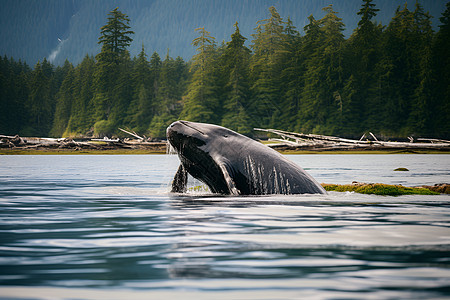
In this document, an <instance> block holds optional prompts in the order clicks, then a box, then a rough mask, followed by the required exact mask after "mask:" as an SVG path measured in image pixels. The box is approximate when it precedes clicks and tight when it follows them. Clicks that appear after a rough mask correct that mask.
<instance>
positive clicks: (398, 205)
mask: <svg viewBox="0 0 450 300" xmlns="http://www.w3.org/2000/svg"><path fill="white" fill-rule="evenodd" d="M288 159H290V160H293V161H294V162H296V163H298V164H299V165H300V166H302V167H303V168H304V169H306V170H307V171H308V172H309V173H310V174H311V175H312V176H313V177H315V178H316V179H317V180H318V181H319V182H325V183H342V184H343V183H351V182H352V181H359V182H381V183H389V184H403V185H406V186H416V185H422V184H435V183H445V182H446V183H450V155H415V154H414V155H412V154H408V155H401V154H397V155H321V154H316V155H290V156H288ZM178 163H179V162H178V158H177V156H174V155H75V156H71V155H60V156H58V155H49V156H46V155H37V156H0V299H172V298H175V297H178V298H179V299H444V298H450V196H449V195H437V196H418V195H411V196H399V197H390V196H375V195H361V194H355V193H337V192H331V193H329V194H328V195H289V196H283V195H274V196H251V197H225V196H218V195H211V194H208V193H207V192H204V191H203V192H198V191H190V192H189V193H188V194H186V195H174V194H170V193H169V189H170V182H171V180H172V177H173V175H174V174H175V172H176V169H177V167H178ZM398 167H406V168H408V169H409V170H410V171H409V172H394V171H393V170H394V169H395V168H398ZM198 184H199V183H198V182H195V181H193V182H192V183H191V186H195V185H198Z"/></svg>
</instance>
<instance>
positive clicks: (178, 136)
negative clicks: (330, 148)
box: [166, 120, 326, 195]
mask: <svg viewBox="0 0 450 300" xmlns="http://www.w3.org/2000/svg"><path fill="white" fill-rule="evenodd" d="M166 133H167V140H168V142H169V143H170V146H171V147H172V148H173V149H174V150H175V152H176V153H177V154H178V157H179V159H180V166H179V167H178V170H177V172H176V174H175V176H174V179H173V181H172V189H171V192H173V193H185V192H186V191H187V181H188V174H190V175H191V176H192V177H194V178H196V179H198V180H200V181H201V182H203V183H204V184H206V185H207V186H208V188H209V190H210V191H211V192H212V193H216V194H224V195H271V194H286V195H287V194H326V191H325V190H324V189H323V187H322V186H321V185H320V184H319V183H318V182H317V181H316V180H315V179H314V178H313V177H312V176H311V175H309V174H308V173H307V172H306V171H305V170H303V169H302V168H301V167H300V166H299V165H297V164H295V163H294V162H292V161H290V160H288V159H287V158H286V157H285V156H283V155H281V154H280V153H278V152H277V151H275V150H273V149H271V148H270V147H268V146H266V145H263V144H262V143H260V142H258V141H256V140H254V139H252V138H249V137H247V136H244V135H242V134H239V133H237V132H235V131H233V130H230V129H228V128H225V127H222V126H218V125H214V124H206V123H196V122H189V121H183V120H179V121H176V122H173V123H172V124H170V126H169V127H167V130H166Z"/></svg>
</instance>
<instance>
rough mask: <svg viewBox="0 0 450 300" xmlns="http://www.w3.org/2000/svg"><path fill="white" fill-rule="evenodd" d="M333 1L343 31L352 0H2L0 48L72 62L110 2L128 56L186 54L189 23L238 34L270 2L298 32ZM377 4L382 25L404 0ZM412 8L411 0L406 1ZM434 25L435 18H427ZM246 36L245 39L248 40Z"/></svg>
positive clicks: (431, 3) (30, 58)
mask: <svg viewBox="0 0 450 300" xmlns="http://www.w3.org/2000/svg"><path fill="white" fill-rule="evenodd" d="M330 3H332V4H333V8H334V10H336V11H338V12H339V16H340V18H342V19H343V22H344V23H345V25H346V28H345V31H344V34H345V36H346V37H349V36H350V35H351V33H352V32H353V29H355V28H356V26H357V23H358V16H357V15H356V13H357V11H358V10H359V7H360V5H361V1H360V0H246V1H242V0H95V1H92V0H2V1H1V5H0V40H1V41H2V42H1V43H0V55H7V56H9V57H10V56H12V57H14V58H15V59H17V60H18V59H20V60H22V61H25V62H27V63H28V64H30V65H34V64H35V63H36V62H37V61H38V60H40V61H42V60H43V58H44V57H45V58H47V60H49V61H50V62H51V63H52V64H54V65H57V66H62V65H63V64H64V61H65V59H68V60H69V61H70V62H72V63H73V64H75V65H78V64H79V63H80V62H81V61H82V60H83V58H84V56H85V55H86V54H89V55H93V56H95V55H96V54H97V53H98V52H99V51H100V47H99V46H98V45H97V39H98V33H99V31H98V29H99V28H100V27H101V26H103V25H104V24H105V20H106V18H105V16H106V14H107V13H108V12H109V11H111V10H113V9H114V8H116V7H120V9H121V10H122V11H123V12H125V13H126V14H127V15H128V16H129V17H130V20H131V26H132V27H133V30H134V32H135V35H134V37H133V38H134V42H133V43H132V44H131V45H130V47H129V49H128V50H129V51H130V53H131V56H132V57H133V56H137V55H138V54H139V52H140V50H141V45H142V44H144V45H145V47H146V49H149V51H151V52H153V51H156V52H158V53H160V54H161V55H165V53H166V51H167V49H170V53H171V55H172V56H173V57H177V56H181V57H182V58H183V59H184V60H186V61H187V60H190V59H191V57H192V55H194V54H195V49H194V48H193V47H191V46H190V42H191V41H192V40H193V39H194V38H195V32H194V29H195V28H198V27H205V28H208V30H209V31H211V32H212V34H213V35H214V37H215V38H216V41H217V43H219V44H220V43H221V42H222V41H223V40H228V39H229V38H230V35H231V34H232V33H233V27H232V25H233V24H234V23H235V22H239V25H240V29H241V33H242V35H244V36H245V37H250V34H252V33H253V29H254V28H255V24H256V22H257V21H258V20H260V19H262V18H264V17H265V15H266V12H267V8H268V7H270V6H275V7H276V8H277V10H278V12H279V13H280V15H282V16H283V17H284V18H287V17H290V18H291V20H292V22H293V25H294V26H296V27H297V28H298V29H299V31H300V32H302V34H303V27H304V26H305V25H306V24H308V16H309V15H311V14H313V15H314V16H315V17H316V18H318V19H320V18H322V17H323V15H324V14H323V12H322V8H323V7H325V6H327V5H329V4H330ZM375 3H376V4H377V7H378V8H379V9H380V13H379V14H378V15H377V16H376V20H377V21H378V22H379V23H382V24H383V25H387V24H388V23H389V21H390V19H391V18H392V17H393V16H394V13H395V9H396V8H397V7H398V6H399V5H402V6H403V5H404V4H405V0H377V1H376V2H375ZM408 3H409V5H410V6H411V7H412V6H413V5H414V3H415V0H409V1H408ZM445 3H446V0H426V1H422V4H423V5H424V9H425V11H429V12H430V13H431V14H432V15H433V16H439V15H440V14H441V13H442V11H443V10H444V7H445ZM432 23H433V28H434V29H435V30H437V29H438V27H437V26H438V25H439V19H438V18H434V19H433V20H432ZM249 44H250V41H248V43H247V46H249Z"/></svg>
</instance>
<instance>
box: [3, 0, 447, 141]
mask: <svg viewBox="0 0 450 300" xmlns="http://www.w3.org/2000/svg"><path fill="white" fill-rule="evenodd" d="M323 11H324V16H323V17H322V18H321V19H315V18H314V17H313V16H312V15H311V16H310V17H309V23H308V24H307V25H306V26H305V28H304V35H300V33H299V31H298V29H297V28H295V26H294V25H293V22H292V21H291V20H290V19H289V18H287V19H286V20H284V19H283V18H282V17H281V16H280V14H279V13H278V12H277V10H276V9H275V8H274V7H270V8H269V16H268V18H267V19H264V20H261V21H259V22H257V24H256V28H255V29H254V34H252V35H251V44H250V48H248V47H247V46H246V45H245V40H246V38H245V37H244V36H243V35H242V34H241V31H240V28H239V26H238V24H237V23H236V24H235V31H234V33H233V34H232V35H231V37H230V41H229V42H226V43H222V44H220V45H218V44H217V43H216V40H215V38H214V37H213V36H212V34H211V33H210V32H208V31H207V30H206V29H205V28H199V29H197V30H196V33H197V37H196V38H195V39H194V40H193V42H192V45H193V46H194V47H195V48H196V55H195V56H194V57H193V58H192V60H191V61H190V62H188V63H186V62H185V61H183V59H181V58H180V57H178V58H176V59H173V58H171V57H170V55H169V52H168V53H167V55H166V57H165V58H164V60H161V58H160V56H159V55H158V53H156V52H155V53H153V55H152V56H151V57H150V58H148V56H147V54H146V52H145V49H144V46H142V49H141V52H140V53H139V55H138V56H137V57H134V58H131V57H130V54H129V52H128V51H127V48H128V46H129V45H130V44H131V42H132V34H133V32H132V31H131V30H130V27H129V19H128V17H127V16H126V15H125V14H123V13H121V12H120V11H118V10H117V9H115V10H113V11H111V12H110V14H109V17H108V20H107V23H106V25H105V26H103V27H102V28H101V33H100V38H99V43H100V44H101V45H102V48H101V51H100V53H98V54H97V55H96V56H95V58H94V57H92V56H89V55H86V56H85V58H84V60H83V61H82V62H81V63H80V64H79V65H77V66H75V67H74V66H73V65H72V64H71V63H69V62H68V61H66V63H65V64H64V65H63V66H59V67H56V68H55V67H53V66H52V65H51V64H50V63H49V62H48V61H47V60H45V59H44V60H43V61H42V62H38V63H37V64H36V66H35V67H34V69H31V68H30V67H28V66H27V65H26V64H24V63H22V62H20V61H19V62H17V61H14V60H13V59H8V58H7V57H4V58H2V59H0V133H2V134H17V133H18V134H21V135H39V136H46V135H51V136H56V137H60V136H82V135H96V136H103V135H118V134H119V132H118V127H124V128H128V129H130V130H135V131H137V132H139V133H141V134H145V135H148V136H152V137H155V138H161V137H164V136H165V128H166V127H167V126H168V125H169V124H170V122H172V121H173V120H176V119H178V118H183V119H187V120H192V121H200V122H209V123H215V124H220V125H224V126H227V127H229V128H232V129H234V130H237V131H239V132H241V133H244V134H248V135H251V134H252V128H253V127H266V128H267V127H271V128H277V129H284V130H293V131H299V132H307V133H319V134H327V135H341V136H353V137H356V136H358V137H359V136H360V135H361V134H362V133H363V132H365V131H368V130H370V131H372V132H374V133H376V134H379V135H385V136H397V137H403V136H408V135H420V136H427V137H442V138H448V137H450V120H449V117H448V116H449V115H450V107H449V105H450V89H449V87H450V76H449V74H450V61H449V56H448V49H449V45H448V43H449V40H450V36H449V34H450V22H449V21H450V4H447V9H446V11H445V12H444V13H443V16H442V18H440V20H441V24H442V25H441V26H440V29H439V31H438V32H436V33H435V32H433V30H432V27H431V21H430V19H431V16H430V15H429V14H428V13H426V12H424V10H423V8H422V6H421V5H420V4H419V3H416V5H415V7H414V9H413V10H410V9H409V8H408V7H407V6H406V5H405V6H403V7H399V8H398V9H397V10H396V12H395V16H394V17H393V19H392V20H391V22H390V23H389V24H388V26H386V27H383V26H381V25H379V24H378V23H376V22H375V21H374V20H373V19H374V17H375V16H376V15H377V12H378V9H377V8H376V7H375V5H374V4H373V3H372V0H363V1H362V6H361V9H360V10H359V12H358V16H359V17H360V21H359V22H358V26H357V28H356V29H355V30H354V32H353V34H352V35H351V36H350V37H349V38H348V39H346V38H345V36H344V35H343V31H344V28H345V25H344V23H343V22H342V19H341V18H339V17H338V13H337V12H336V11H335V10H334V8H333V6H331V5H329V6H327V7H325V8H324V9H323ZM114 28H115V29H114Z"/></svg>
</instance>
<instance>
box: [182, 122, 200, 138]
mask: <svg viewBox="0 0 450 300" xmlns="http://www.w3.org/2000/svg"><path fill="white" fill-rule="evenodd" d="M180 123H181V124H183V125H184V126H186V127H189V128H192V129H194V130H195V131H197V132H200V133H201V134H202V135H205V133H204V132H202V131H201V130H199V129H197V128H195V127H194V126H191V125H189V124H188V123H186V122H183V121H180Z"/></svg>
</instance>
